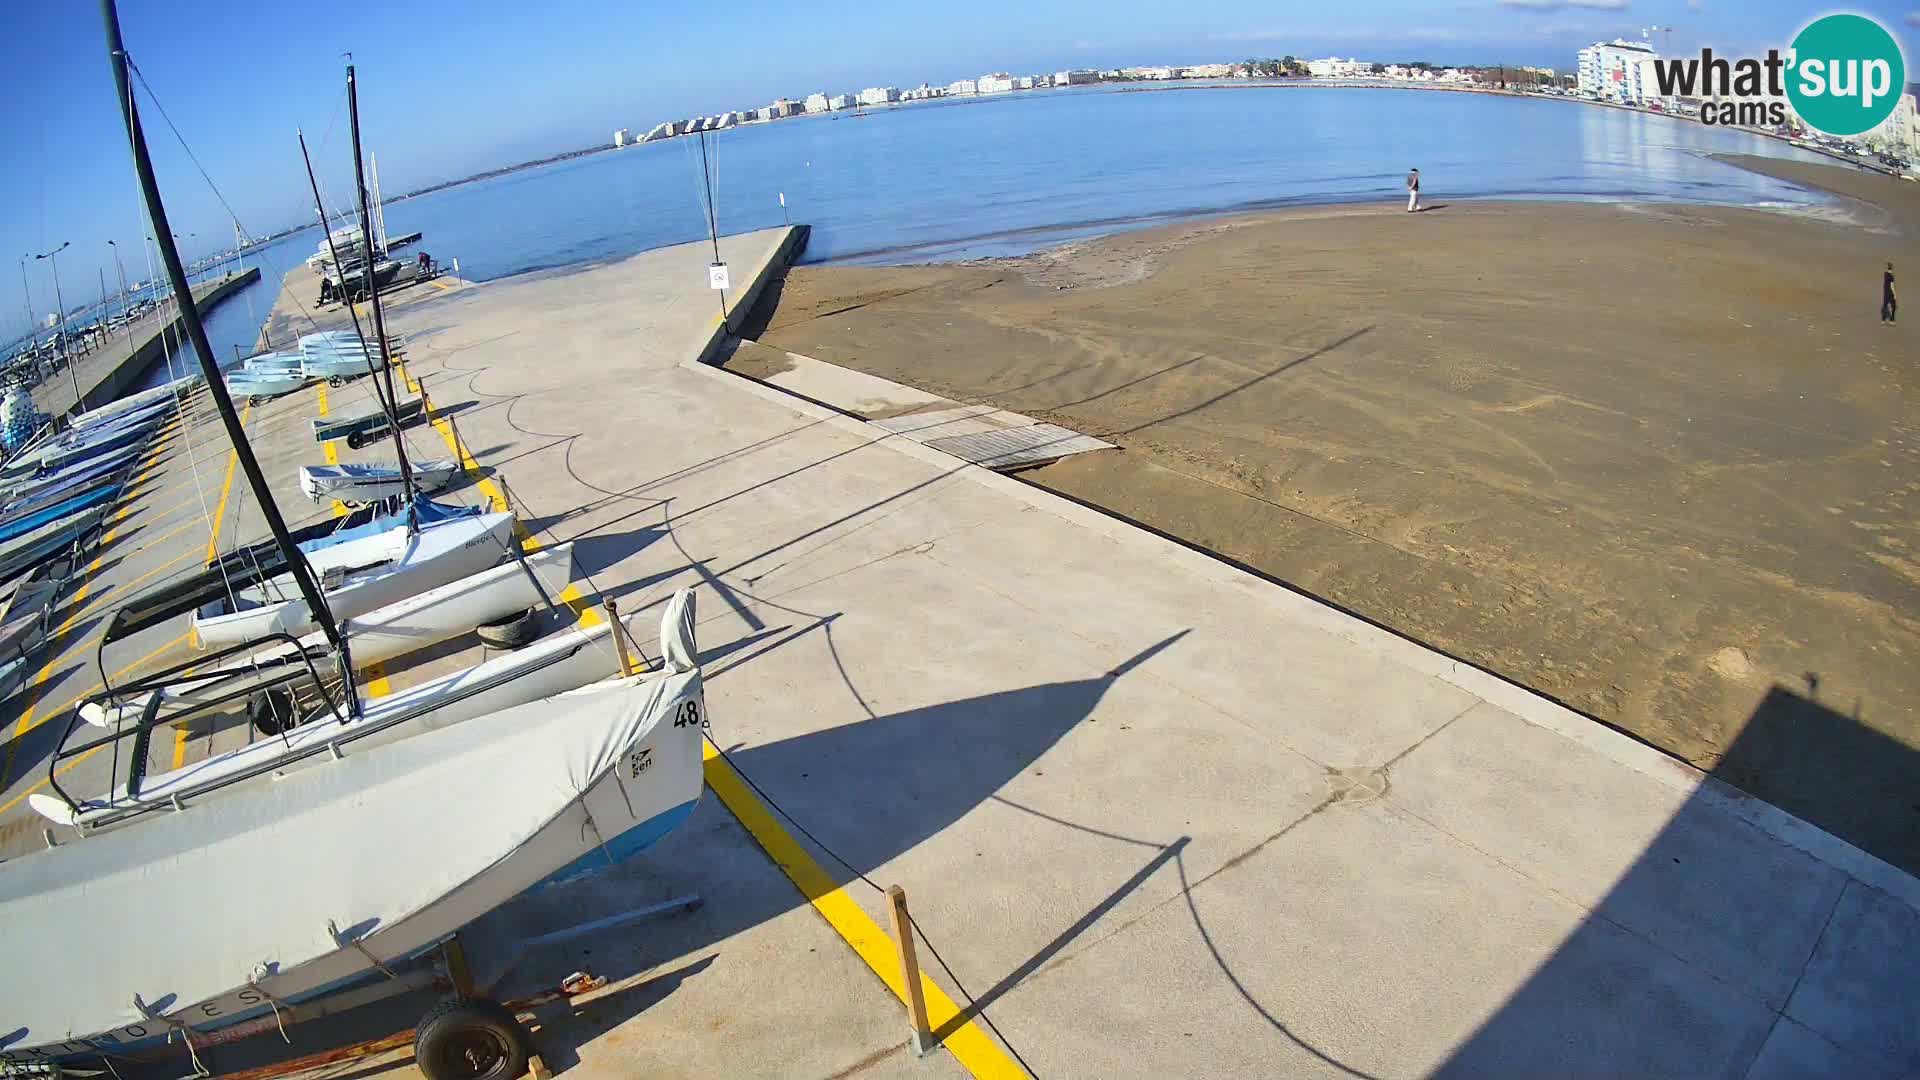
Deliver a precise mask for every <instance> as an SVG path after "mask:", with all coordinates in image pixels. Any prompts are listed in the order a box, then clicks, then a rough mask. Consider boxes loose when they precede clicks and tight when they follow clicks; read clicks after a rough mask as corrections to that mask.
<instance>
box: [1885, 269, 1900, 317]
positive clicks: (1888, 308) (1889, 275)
mask: <svg viewBox="0 0 1920 1080" xmlns="http://www.w3.org/2000/svg"><path fill="white" fill-rule="evenodd" d="M1899 312H1900V299H1899V297H1896V296H1894V295H1893V264H1892V263H1888V264H1887V272H1886V273H1884V274H1882V275H1880V321H1881V322H1883V323H1890V322H1893V321H1894V316H1895V315H1897V314H1899Z"/></svg>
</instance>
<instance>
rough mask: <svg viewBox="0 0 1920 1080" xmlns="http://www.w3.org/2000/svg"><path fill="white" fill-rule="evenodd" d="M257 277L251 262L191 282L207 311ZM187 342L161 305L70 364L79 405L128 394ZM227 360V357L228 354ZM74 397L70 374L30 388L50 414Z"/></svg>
mask: <svg viewBox="0 0 1920 1080" xmlns="http://www.w3.org/2000/svg"><path fill="white" fill-rule="evenodd" d="M259 280H260V268H259V267H257V266H250V267H248V268H246V269H245V270H241V271H238V272H236V273H231V274H227V275H225V276H223V277H220V278H216V279H214V280H211V281H203V282H201V283H199V284H198V285H195V286H194V287H193V298H194V301H195V303H197V304H199V305H200V312H201V314H202V315H205V314H206V313H207V312H210V311H212V310H213V309H214V308H215V307H218V306H219V305H220V303H221V302H222V301H224V300H226V299H227V298H228V297H231V296H233V295H234V294H235V293H238V292H239V291H240V290H241V289H244V288H246V287H247V286H249V285H251V284H253V283H254V282H256V281H259ZM185 340H186V333H185V331H184V330H183V329H182V327H181V324H180V316H179V314H178V312H177V311H176V310H175V309H174V307H173V305H171V304H166V305H162V307H161V308H160V309H159V310H157V311H154V312H153V313H151V314H149V315H148V316H147V317H146V318H144V319H141V320H140V321H139V322H137V323H135V324H133V325H132V326H131V327H129V328H128V329H127V332H126V333H125V334H117V335H115V336H114V337H113V338H112V339H111V340H110V341H108V342H107V344H105V345H103V346H102V347H100V348H99V349H96V350H94V351H93V352H91V353H89V354H87V355H86V356H83V357H81V358H80V359H79V360H77V361H75V363H74V368H73V372H74V376H77V377H78V380H79V385H80V395H79V400H80V401H81V403H82V405H81V407H82V408H83V409H91V408H95V407H98V406H100V405H104V404H106V403H107V402H109V401H112V400H113V399H115V398H117V397H120V396H122V395H124V394H126V393H127V392H128V391H129V390H130V389H131V388H132V387H133V385H134V383H135V382H136V381H137V380H138V379H139V378H140V376H141V374H142V373H143V372H145V371H146V370H147V369H148V368H150V367H152V366H153V365H154V363H156V362H157V361H159V360H160V359H161V357H162V356H164V355H165V354H166V353H167V351H168V350H169V348H171V350H172V351H173V352H176V353H177V352H179V351H181V344H180V343H181V342H183V341H185ZM227 359H228V360H231V359H232V357H227ZM74 400H75V399H74V378H72V377H69V376H68V374H67V373H66V372H65V371H56V372H54V373H52V374H50V375H48V376H47V377H46V378H45V379H43V380H42V381H41V383H40V385H39V386H36V387H34V389H33V403H34V406H35V408H37V409H39V411H41V412H43V413H47V414H49V415H52V416H60V415H63V414H65V413H67V412H69V411H71V410H72V409H73V407H74Z"/></svg>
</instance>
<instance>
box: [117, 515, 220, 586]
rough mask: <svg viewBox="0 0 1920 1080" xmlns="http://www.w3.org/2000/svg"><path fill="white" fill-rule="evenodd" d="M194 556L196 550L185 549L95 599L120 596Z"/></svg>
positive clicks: (187, 525)
mask: <svg viewBox="0 0 1920 1080" xmlns="http://www.w3.org/2000/svg"><path fill="white" fill-rule="evenodd" d="M198 524H200V523H199V522H198V521H189V522H187V523H186V524H185V525H183V526H181V528H182V529H184V528H190V527H192V526H194V525H198ZM179 531H180V529H175V530H174V532H179ZM193 557H194V552H191V551H183V552H181V553H180V554H178V555H176V556H174V557H173V558H171V559H168V560H167V561H166V562H163V563H161V564H160V565H159V566H156V567H154V568H153V569H151V570H149V571H147V572H146V573H144V574H141V575H140V576H139V577H137V578H134V579H133V580H132V581H123V582H121V583H120V584H118V585H115V586H114V587H113V588H111V589H108V590H107V591H106V592H103V593H101V594H100V595H99V596H98V597H95V599H97V600H105V599H107V598H108V597H113V596H118V595H120V594H121V593H123V592H126V591H127V590H128V589H131V588H133V587H134V586H135V585H139V584H141V583H142V582H144V581H146V580H147V579H148V578H151V577H153V576H154V575H155V574H162V573H165V572H166V571H168V570H171V569H173V568H174V567H176V566H178V565H180V564H181V563H183V562H186V561H187V560H188V559H191V558H193Z"/></svg>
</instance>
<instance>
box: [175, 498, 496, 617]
mask: <svg viewBox="0 0 1920 1080" xmlns="http://www.w3.org/2000/svg"><path fill="white" fill-rule="evenodd" d="M513 527H514V519H513V515H512V514H481V515H479V516H478V517H472V518H459V519H456V520H453V521H448V522H443V523H441V524H439V525H435V526H434V527H432V528H430V529H423V530H421V532H420V533H419V535H418V536H416V537H413V538H412V540H411V546H410V547H409V548H408V549H407V550H406V551H404V552H401V553H399V555H398V557H397V558H393V559H392V561H391V562H389V563H387V564H386V565H384V566H380V567H377V568H375V569H372V570H369V571H366V572H363V573H360V574H358V575H350V576H349V578H348V580H347V582H346V583H345V584H343V585H341V586H340V587H339V588H334V589H327V590H326V598H327V606H328V607H329V608H331V609H332V610H333V616H334V618H336V619H352V618H356V617H358V616H361V615H364V614H366V613H367V612H369V611H373V610H375V609H376V608H382V607H385V606H387V605H388V604H396V603H399V602H400V601H401V600H404V599H406V598H407V597H409V596H414V595H416V594H419V593H423V592H426V591H427V590H429V589H436V588H439V587H440V586H442V585H445V584H447V583H449V582H452V581H457V580H459V579H460V578H463V577H466V576H467V575H469V574H477V573H479V572H480V571H482V570H485V569H487V568H488V567H491V566H493V565H494V564H495V563H497V562H499V561H500V556H501V555H502V554H503V553H505V552H507V551H509V550H511V548H510V545H511V544H512V543H513ZM382 539H383V538H381V537H371V538H369V539H368V540H356V541H351V542H348V543H345V544H338V545H335V546H333V547H330V548H326V549H323V550H321V551H318V552H313V553H310V554H308V556H307V561H308V563H309V565H310V566H312V568H313V570H314V573H315V576H316V577H324V576H325V575H326V572H327V569H328V567H330V566H339V567H345V568H351V567H355V566H364V565H367V562H368V560H366V559H365V558H363V557H362V556H361V555H360V552H361V550H362V548H363V547H368V548H370V549H372V550H378V545H379V544H380V543H381V542H382ZM291 587H292V582H291V581H290V580H289V579H287V578H284V577H283V578H276V579H274V581H272V582H269V583H268V586H267V587H266V589H264V590H263V591H264V592H266V593H268V594H270V595H286V593H288V592H290V591H291ZM190 629H191V631H192V634H193V638H192V640H193V641H194V642H195V644H196V645H197V646H198V647H199V648H202V649H223V648H226V647H228V646H231V645H238V644H241V643H242V642H246V641H257V640H259V639H261V638H264V637H266V636H267V635H268V634H276V633H280V634H292V635H295V636H298V635H301V634H305V633H307V632H309V631H311V630H314V629H317V626H316V624H315V623H314V621H313V613H312V612H311V611H310V610H309V609H308V608H307V602H306V601H305V600H304V599H295V600H279V601H274V602H269V603H265V604H262V605H261V606H260V607H256V608H249V609H247V610H245V611H235V612H231V613H228V614H225V615H214V616H211V617H207V618H202V617H201V616H200V615H199V614H198V613H196V614H195V615H194V616H193V618H192V620H191V622H190Z"/></svg>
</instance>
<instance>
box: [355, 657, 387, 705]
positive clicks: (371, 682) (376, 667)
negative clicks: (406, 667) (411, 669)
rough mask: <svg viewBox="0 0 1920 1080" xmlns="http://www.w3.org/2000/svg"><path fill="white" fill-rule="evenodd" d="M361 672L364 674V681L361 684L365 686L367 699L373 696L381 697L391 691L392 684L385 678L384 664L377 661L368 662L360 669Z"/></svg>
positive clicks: (385, 669)
mask: <svg viewBox="0 0 1920 1080" xmlns="http://www.w3.org/2000/svg"><path fill="white" fill-rule="evenodd" d="M361 674H362V675H364V676H366V682H364V683H362V684H361V685H362V686H364V687H366V691H367V699H368V700H369V701H371V700H373V699H374V698H383V697H386V696H387V695H388V694H391V693H393V684H392V683H391V682H389V681H388V680H387V668H386V665H384V664H379V663H374V664H368V665H367V666H366V667H365V668H362V669H361Z"/></svg>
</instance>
